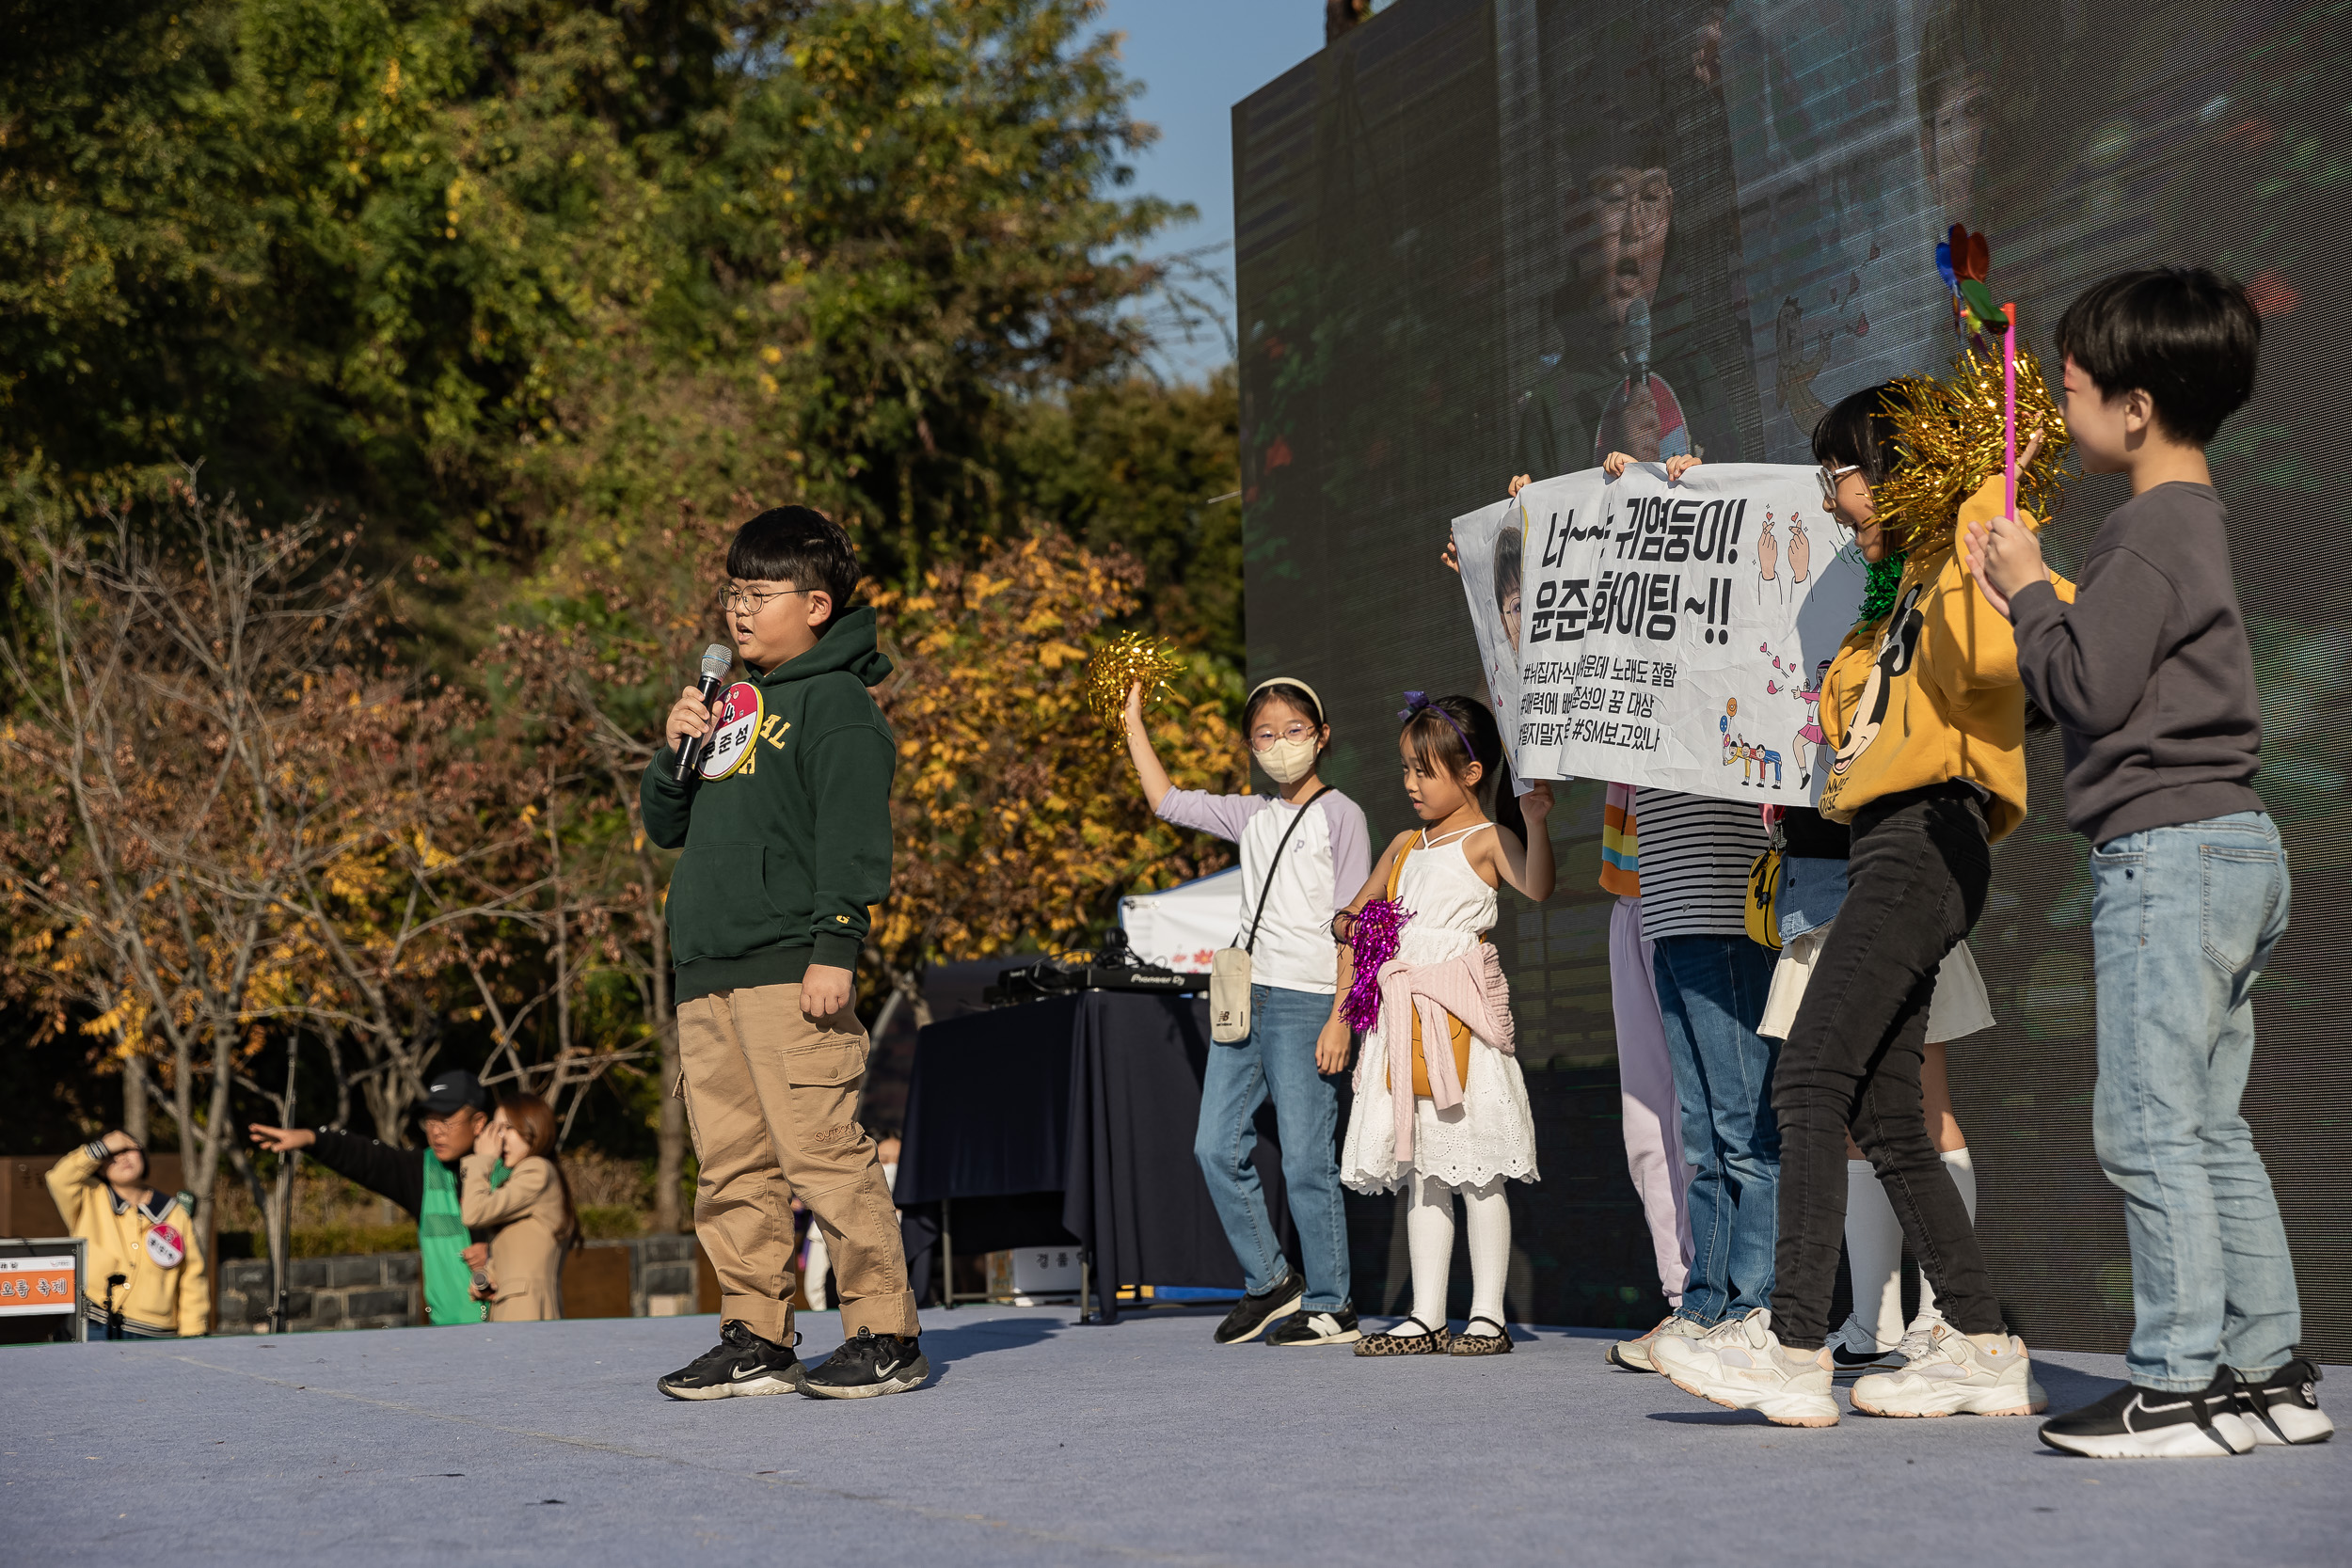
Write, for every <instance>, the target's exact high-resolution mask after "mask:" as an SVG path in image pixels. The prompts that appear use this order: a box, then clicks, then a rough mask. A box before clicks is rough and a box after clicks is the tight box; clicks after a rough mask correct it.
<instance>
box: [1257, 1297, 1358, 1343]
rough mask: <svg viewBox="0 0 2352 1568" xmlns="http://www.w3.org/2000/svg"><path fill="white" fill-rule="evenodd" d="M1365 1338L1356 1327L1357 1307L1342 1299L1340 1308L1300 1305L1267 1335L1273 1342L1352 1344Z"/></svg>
mask: <svg viewBox="0 0 2352 1568" xmlns="http://www.w3.org/2000/svg"><path fill="white" fill-rule="evenodd" d="M1363 1337H1364V1333H1363V1330H1362V1329H1360V1328H1359V1327H1357V1326H1356V1308H1355V1307H1353V1306H1351V1305H1349V1304H1348V1303H1345V1302H1342V1303H1341V1304H1340V1305H1339V1306H1337V1307H1300V1308H1299V1309H1298V1310H1297V1311H1295V1312H1293V1313H1292V1314H1291V1315H1290V1316H1289V1317H1287V1318H1284V1319H1283V1320H1282V1321H1281V1322H1280V1323H1276V1324H1275V1325H1274V1332H1273V1333H1271V1334H1269V1335H1267V1336H1266V1337H1265V1342H1266V1343H1267V1344H1269V1345H1352V1344H1354V1343H1355V1342H1356V1341H1357V1340H1359V1339H1360V1338H1363Z"/></svg>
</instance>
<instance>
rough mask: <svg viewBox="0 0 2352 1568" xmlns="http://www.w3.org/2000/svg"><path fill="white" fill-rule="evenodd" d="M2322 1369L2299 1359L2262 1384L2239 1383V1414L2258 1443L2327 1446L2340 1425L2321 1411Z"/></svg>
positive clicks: (2241, 1376) (2243, 1380)
mask: <svg viewBox="0 0 2352 1568" xmlns="http://www.w3.org/2000/svg"><path fill="white" fill-rule="evenodd" d="M2318 1384H2319V1369H2318V1368H2317V1367H2314V1366H2312V1364H2311V1363H2310V1362H2309V1361H2306V1360H2305V1359H2303V1357H2301V1356H2299V1355H2298V1356H2296V1358H2295V1359H2294V1360H2292V1361H2290V1362H2288V1363H2287V1364H2286V1365H2285V1366H2283V1367H2281V1368H2280V1369H2279V1370H2277V1371H2275V1372H2273V1373H2271V1374H2270V1375H2269V1376H2268V1377H2266V1378H2265V1379H2263V1380H2262V1381H2261V1382H2260V1383H2249V1382H2248V1381H2247V1380H2246V1378H2245V1377H2244V1376H2243V1375H2240V1376H2239V1377H2238V1380H2237V1408H2238V1414H2239V1415H2241V1416H2243V1417H2245V1418H2246V1425H2247V1429H2248V1430H2249V1432H2251V1433H2253V1434H2254V1441H2255V1442H2256V1443H2257V1444H2270V1445H2272V1446H2274V1447H2275V1446H2277V1445H2279V1444H2281V1443H2324V1442H2326V1441H2327V1440H2328V1437H2329V1435H2330V1434H2331V1433H2334V1432H2335V1430H2336V1423H2335V1422H2333V1421H2331V1420H2329V1419H2328V1414H2327V1412H2326V1411H2324V1410H2322V1409H2320V1408H2319V1388H2318Z"/></svg>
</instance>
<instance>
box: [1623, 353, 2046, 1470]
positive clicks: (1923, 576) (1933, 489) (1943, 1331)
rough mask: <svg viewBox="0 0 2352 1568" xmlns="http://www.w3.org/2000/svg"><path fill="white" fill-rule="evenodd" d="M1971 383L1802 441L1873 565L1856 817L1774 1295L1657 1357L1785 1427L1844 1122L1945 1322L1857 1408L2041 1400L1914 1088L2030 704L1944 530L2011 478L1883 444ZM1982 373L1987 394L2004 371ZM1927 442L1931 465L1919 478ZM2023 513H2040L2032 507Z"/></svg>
mask: <svg viewBox="0 0 2352 1568" xmlns="http://www.w3.org/2000/svg"><path fill="white" fill-rule="evenodd" d="M1983 375H1984V362H1983V361H1981V360H1979V361H1974V362H1964V363H1963V368H1962V372H1961V373H1960V375H1959V376H1958V377H1957V378H1956V383H1955V388H1938V387H1936V386H1935V385H1933V384H1929V383H1920V382H1914V383H1896V384H1891V385H1888V386H1884V387H1874V388H1869V389H1868V390H1867V391H1863V392H1857V393H1855V394H1854V395H1853V396H1851V397H1850V398H1848V399H1846V400H1845V401H1844V402H1842V403H1840V404H1838V405H1837V406H1836V408H1834V409H1832V410H1831V411H1830V412H1829V414H1828V415H1826V416H1825V417H1824V418H1823V420H1821V423H1820V428H1819V429H1818V430H1817V431H1816V432H1815V435H1814V455H1815V457H1817V458H1818V459H1819V460H1820V464H1821V487H1822V494H1823V497H1824V499H1825V500H1827V501H1828V503H1829V505H1830V509H1831V511H1832V512H1833V513H1834V515H1836V517H1837V519H1838V520H1839V521H1840V522H1842V523H1844V524H1845V525H1846V526H1847V527H1848V528H1850V529H1851V530H1852V531H1853V533H1854V543H1855V545H1856V546H1858V547H1859V548H1860V550H1861V552H1862V554H1863V556H1864V557H1865V559H1867V561H1869V562H1871V564H1872V566H1873V568H1874V570H1873V572H1872V588H1873V593H1872V594H1871V596H1870V599H1869V600H1868V601H1867V602H1866V606H1865V611H1864V613H1865V616H1866V620H1865V622H1864V624H1863V625H1861V626H1857V627H1856V628H1855V629H1854V632H1853V633H1852V635H1851V636H1850V637H1849V638H1848V639H1847V640H1846V642H1845V645H1844V646H1843V647H1842V648H1841V649H1840V650H1839V653H1838V655H1837V657H1836V660H1835V661H1834V662H1833V663H1832V664H1831V667H1830V671H1829V674H1828V677H1827V679H1826V681H1825V683H1824V685H1823V688H1822V692H1821V708H1820V711H1821V722H1822V727H1823V729H1824V730H1825V731H1826V733H1827V736H1828V738H1829V740H1830V742H1831V744H1832V745H1833V746H1834V747H1835V748H1836V756H1835V759H1834V761H1833V762H1832V764H1831V768H1830V776H1829V780H1828V782H1827V784H1826V785H1825V787H1824V789H1823V791H1822V795H1821V800H1820V809H1821V813H1822V815H1823V816H1827V817H1829V818H1831V819H1832V820H1834V821H1840V822H1846V823H1849V824H1851V828H1852V832H1853V848H1852V858H1851V861H1850V862H1849V863H1848V871H1847V893H1846V898H1845V902H1844V903H1843V904H1842V905H1841V906H1840V907H1839V910H1838V914H1837V919H1836V924H1835V925H1834V926H1832V927H1831V928H1830V935H1829V938H1828V940H1827V941H1826V942H1825V943H1824V944H1823V947H1822V950H1821V954H1820V958H1819V959H1818V960H1817V961H1816V967H1815V969H1814V971H1813V974H1812V978H1811V981H1810V983H1809V984H1808V986H1807V987H1806V990H1805V993H1804V1003H1803V1005H1802V1006H1801V1007H1800V1008H1799V1010H1798V1013H1797V1018H1796V1022H1795V1023H1794V1025H1793V1026H1792V1027H1791V1028H1790V1030H1789V1034H1788V1041H1787V1043H1786V1044H1785V1045H1784V1046H1783V1047H1782V1051H1781V1056H1780V1063H1779V1067H1778V1069H1777V1070H1776V1071H1775V1073H1774V1076H1773V1081H1772V1105H1773V1109H1774V1111H1775V1112H1776V1113H1777V1115H1778V1117H1779V1119H1780V1128H1781V1176H1780V1193H1779V1208H1780V1232H1779V1239H1778V1243H1777V1245H1776V1248H1775V1258H1774V1268H1773V1291H1772V1308H1771V1310H1770V1311H1769V1312H1767V1311H1758V1312H1756V1313H1753V1314H1751V1315H1750V1317H1749V1318H1748V1319H1746V1320H1738V1321H1734V1322H1732V1323H1726V1324H1724V1325H1723V1326H1722V1327H1721V1328H1720V1329H1718V1330H1717V1332H1716V1334H1715V1335H1712V1336H1710V1337H1709V1338H1708V1339H1704V1340H1698V1341H1693V1342H1688V1343H1685V1344H1680V1345H1676V1346H1670V1347H1668V1348H1667V1353H1661V1357H1660V1359H1661V1370H1665V1371H1666V1372H1667V1374H1668V1376H1669V1377H1671V1378H1672V1379H1673V1381H1674V1382H1675V1383H1676V1384H1677V1386H1680V1387H1682V1388H1684V1389H1686V1390H1687V1391H1689V1392H1692V1393H1697V1394H1701V1395H1703V1396H1705V1397H1708V1398H1710V1399H1714V1400H1716V1401H1717V1402H1722V1403H1730V1404H1734V1405H1735V1406H1737V1407H1740V1408H1753V1409H1756V1410H1760V1411H1762V1412H1763V1414H1764V1415H1765V1416H1766V1417H1767V1418H1770V1419H1772V1420H1773V1421H1776V1422H1779V1423H1782V1424H1785V1425H1793V1426H1830V1425H1834V1424H1836V1420H1837V1406H1836V1402H1835V1400H1833V1399H1832V1398H1831V1394H1830V1374H1831V1371H1832V1369H1833V1363H1832V1360H1831V1357H1830V1354H1829V1353H1828V1351H1827V1350H1826V1349H1824V1344H1825V1341H1826V1338H1827V1332H1828V1322H1827V1319H1828V1314H1829V1304H1830V1294H1831V1291H1832V1289H1833V1285H1834V1281H1835V1277H1836V1270H1837V1259H1838V1254H1839V1251H1840V1243H1841V1242H1842V1240H1843V1235H1844V1229H1845V1217H1846V1192H1847V1186H1846V1183H1847V1171H1846V1137H1847V1134H1848V1132H1849V1131H1850V1130H1851V1133H1852V1136H1853V1139H1854V1141H1855V1142H1856V1143H1857V1144H1859V1145H1860V1146H1861V1148H1862V1150H1863V1152H1864V1153H1865V1154H1867V1156H1868V1157H1869V1160H1870V1162H1871V1164H1873V1165H1874V1166H1875V1167H1876V1168H1877V1172H1878V1176H1879V1180H1880V1183H1881V1185H1882V1186H1883V1188H1884V1190H1885V1192H1886V1194H1887V1196H1888V1198H1889V1199H1890V1200H1891V1201H1892V1203H1893V1204H1894V1208H1895V1212H1896V1214H1897V1216H1898V1217H1899V1219H1900V1221H1901V1222H1902V1228H1903V1234H1904V1236H1905V1237H1906V1238H1907V1239H1908V1241H1909V1242H1910V1243H1911V1247H1912V1251H1913V1254H1914V1256H1915V1257H1916V1258H1917V1259H1919V1262H1920V1268H1921V1272H1922V1273H1923V1274H1924V1275H1926V1276H1927V1278H1928V1279H1929V1280H1930V1281H1931V1282H1932V1284H1933V1285H1934V1287H1935V1293H1936V1297H1937V1301H1938V1303H1939V1305H1940V1306H1941V1307H1942V1310H1943V1313H1944V1316H1945V1322H1944V1323H1941V1324H1938V1325H1936V1326H1935V1328H1934V1329H1933V1331H1932V1334H1931V1337H1930V1338H1929V1339H1928V1342H1927V1343H1926V1344H1924V1345H1923V1346H1921V1347H1920V1348H1919V1351H1918V1354H1915V1356H1914V1357H1913V1358H1912V1359H1911V1360H1910V1362H1909V1363H1908V1364H1906V1365H1905V1366H1904V1367H1902V1368H1900V1369H1899V1370H1895V1371H1888V1372H1877V1373H1873V1374H1871V1375H1869V1376H1867V1377H1864V1378H1862V1379H1861V1380H1859V1381H1858V1382H1857V1383H1856V1384H1855V1385H1854V1386H1853V1390H1852V1399H1853V1402H1854V1405H1855V1407H1856V1408H1857V1409H1861V1410H1867V1411H1869V1412H1871V1413H1872V1414H1876V1415H1888V1416H1947V1415H1955V1414H1961V1413H1974V1414H1979V1415H2005V1416H2006V1415H2015V1416H2023V1415H2026V1414H2029V1413H2034V1412H2038V1411H2040V1410H2041V1409H2042V1407H2043V1405H2044V1404H2045V1403H2046V1400H2045V1398H2044V1396H2043V1395H2042V1389H2041V1386H2039V1385H2038V1384H2037V1383H2035V1382H2034V1380H2033V1375H2032V1370H2031V1368H2030V1366H2029V1364H2028V1362H2027V1357H2026V1348H2025V1345H2024V1343H2023V1342H2022V1341H2020V1340H2018V1339H2016V1338H2013V1337H2011V1336H2010V1335H2009V1334H2007V1333H2005V1332H2004V1331H2003V1328H2002V1321H2001V1311H2000V1304H1999V1303H1998V1301H1997V1300H1995V1299H1994V1294H1993V1290H1992V1285H1991V1282H1990V1280H1989V1279H1988V1277H1987V1275H1986V1272H1985V1267H1984V1258H1983V1254H1982V1253H1981V1251H1980V1250H1979V1248H1978V1245H1977V1239H1976V1233H1975V1230H1974V1229H1973V1227H1971V1226H1970V1223H1969V1217H1968V1212H1967V1209H1966V1208H1965V1207H1964V1206H1963V1203H1962V1201H1961V1196H1960V1193H1959V1191H1958V1189H1957V1188H1956V1187H1955V1186H1954V1184H1953V1180H1952V1178H1951V1176H1950V1175H1949V1174H1948V1173H1947V1170H1946V1168H1945V1165H1944V1163H1943V1161H1942V1159H1941V1158H1940V1156H1939V1155H1938V1153H1937V1151H1936V1148H1935V1145H1934V1143H1933V1141H1932V1140H1931V1138H1930V1136H1929V1133H1928V1127H1927V1118H1926V1115H1925V1113H1924V1110H1923V1108H1922V1103H1921V1091H1920V1069H1921V1061H1922V1054H1923V1048H1924V1044H1925V1039H1926V1035H1927V1023H1928V1006H1929V1004H1930V1002H1931V1000H1932V999H1933V997H1934V994H1935V975H1936V971H1937V969H1938V968H1939V967H1940V966H1941V965H1942V963H1943V960H1944V957H1945V955H1946V954H1947V953H1949V952H1950V951H1951V950H1952V948H1953V947H1955V946H1956V945H1958V943H1959V942H1961V940H1962V939H1963V938H1964V937H1965V936H1966V935H1967V934H1968V931H1969V929H1970V927H1973V926H1974V925H1975V924H1976V922H1977V917H1978V915H1979V913H1980V912H1982V911H1983V908H1984V898H1985V893H1986V889H1987V887H1988V885H1989V884H1990V882H1991V880H1992V871H1993V862H1992V854H1991V849H1990V846H1991V844H1992V843H1993V841H1994V840H1996V839H1999V838H2001V837H2003V836H2005V835H2007V834H2008V833H2009V832H2010V831H2011V830H2013V829H2014V828H2015V827H2016V826H2017V824H2018V823H2019V822H2020V821H2022V820H2023V819H2024V817H2025V815H2026V762H2025V751H2024V748H2025V731H2026V698H2025V691H2024V689H2023V688H2022V687H2021V686H2020V685H2019V684H2018V676H2017V649H2016V644H2015V643H2014V641H2011V639H2010V629H2009V626H2008V625H2007V624H2006V623H2005V622H2004V621H2003V620H2002V618H2001V617H2000V616H1999V615H1998V614H1997V613H1995V612H1994V610H1993V608H1992V606H1991V605H1990V604H1988V603H1987V602H1986V601H1985V599H1984V596H1983V594H1981V593H1980V592H1979V589H1978V587H1977V584H1976V582H1975V581H1974V580H1973V579H1972V578H1969V577H1968V575H1967V573H1966V571H1965V570H1964V568H1963V565H1962V563H1961V562H1960V560H1959V558H1958V557H1957V555H1956V554H1955V552H1954V549H1953V539H1954V532H1955V528H1956V526H1964V525H1965V523H1967V522H1968V521H1972V520H1976V519H1979V518H1982V517H1989V516H1991V515H1995V514H1997V513H1998V512H1999V511H2000V510H2001V509H2002V506H2003V503H2004V493H2003V481H2002V477H2001V475H2000V474H1999V473H1998V472H1997V471H1996V472H1994V474H1993V475H1992V477H1990V478H1989V479H1986V478H1983V477H1982V475H1981V472H1980V470H1979V472H1974V473H1970V472H1966V471H1965V467H1964V466H1963V464H1961V463H1958V462H1955V461H1954V460H1953V458H1952V457H1951V456H1949V455H1947V454H1946V453H1942V452H1939V453H1935V454H1932V455H1923V454H1922V453H1921V452H1920V451H1917V450H1915V443H1914V442H1913V441H1910V440H1899V438H1898V431H1899V429H1902V428H1903V427H1904V426H1905V425H1906V424H1907V425H1908V426H1909V430H1908V431H1907V432H1906V434H1907V435H1908V434H1910V433H1913V432H1916V431H1918V430H1919V429H1920V428H1922V425H1921V422H1920V421H1919V420H1917V419H1916V418H1914V419H1912V420H1899V414H1900V413H1902V412H1903V411H1904V409H1905V405H1906V404H1908V405H1909V407H1910V411H1911V412H1913V413H1914V414H1916V413H1917V411H1918V410H1919V409H1921V408H1923V407H1926V406H1929V405H1930V404H1934V403H1935V402H1936V400H1937V399H1938V398H1939V397H1942V396H1944V395H1945V394H1946V393H1947V391H1949V393H1950V398H1951V399H1954V400H1964V398H1965V397H1966V396H1967V395H1968V394H1969V393H1971V392H1974V393H1975V394H1977V395H1979V396H1980V395H1981V394H1982V390H1983V387H1984V380H1983ZM2029 377H2030V378H2032V379H2033V380H2034V381H2035V382H2036V383H2037V384H2038V379H2039V378H2038V375H2037V374H2036V373H2035V372H2033V370H2032V368H2031V365H2030V362H2029V361H2028V362H2027V363H2026V364H2022V365H2021V366H2020V370H2019V379H2020V381H2021V382H2025V381H2026V380H2027V379H2028V378H2029ZM1993 380H1994V386H1995V387H1997V383H1998V370H1997V365H1996V367H1995V369H1994V372H1993ZM1941 406H1944V407H1950V406H1954V403H1953V402H1952V401H1946V402H1945V403H1943V404H1941ZM1995 406H1996V407H1997V403H1996V404H1995ZM2053 434H2054V435H2055V436H2056V437H2057V438H2056V439H2055V440H2053V441H2052V442H2051V443H2050V444H2049V447H2048V449H2047V451H2045V450H2044V446H2043V443H2042V440H2041V439H2040V437H2039V436H2037V437H2036V438H2035V439H2034V440H2033V441H2031V442H2030V443H2029V444H2028V445H2027V447H2026V451H2024V452H2023V453H2022V454H2021V456H2022V459H2023V461H2022V462H2021V464H2020V467H2021V470H2024V471H2026V474H2027V475H2028V477H2029V479H2030V483H2028V484H2026V486H2024V488H2025V489H2026V493H2027V494H2028V495H2030V494H2032V493H2033V492H2035V491H2038V490H2040V491H2046V490H2047V489H2048V488H2050V486H2051V470H2052V469H2053V468H2054V467H2055V465H2056V459H2057V457H2058V453H2059V451H2061V450H2062V449H2063V446H2064V429H2063V425H2062V424H2059V425H2058V427H2057V428H2056V430H2055V431H2054V432H2053ZM1952 445H1957V443H1953V444H1952ZM1937 457H1942V458H1943V459H1944V467H1942V468H1941V469H1940V470H1939V471H1934V472H1928V471H1924V470H1925V469H1926V467H1927V466H1928V465H1929V464H1931V463H1933V462H1934V461H1935V460H1936V458H1937ZM2037 459H2039V460H2041V462H2042V464H2043V465H2044V466H2043V467H2039V468H2037V467H2035V465H2036V462H2037ZM1970 481H1979V483H1976V486H1975V490H1974V493H1973V494H1966V493H1965V492H1964V491H1963V490H1962V489H1961V488H1960V484H1961V483H1966V482H1970ZM1962 495H1965V499H1960V497H1961V496H1962ZM1897 499H1900V501H1901V502H1902V504H1900V505H1891V504H1889V502H1890V501H1895V500H1897ZM1954 501H1957V502H1958V504H1957V505H1954V504H1952V503H1953V502H1954ZM2022 520H2025V521H2026V522H2028V524H2029V525H2030V523H2031V517H2030V515H2022ZM1890 579H1891V580H1890ZM2061 592H2065V590H2064V589H2061Z"/></svg>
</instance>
